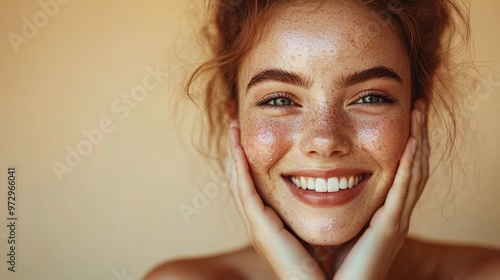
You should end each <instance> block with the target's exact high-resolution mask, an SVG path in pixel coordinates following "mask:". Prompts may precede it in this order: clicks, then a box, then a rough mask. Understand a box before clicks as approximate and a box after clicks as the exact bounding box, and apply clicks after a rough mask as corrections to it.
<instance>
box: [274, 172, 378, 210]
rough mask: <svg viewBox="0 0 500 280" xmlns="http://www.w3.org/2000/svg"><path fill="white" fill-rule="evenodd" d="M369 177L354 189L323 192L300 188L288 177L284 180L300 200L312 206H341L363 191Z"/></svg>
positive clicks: (366, 176)
mask: <svg viewBox="0 0 500 280" xmlns="http://www.w3.org/2000/svg"><path fill="white" fill-rule="evenodd" d="M369 178H370V176H369V175H365V178H364V180H363V181H362V182H361V183H360V184H358V185H357V186H355V187H353V188H352V189H345V190H339V191H338V192H323V193H320V192H315V191H311V190H304V189H301V188H298V187H297V186H295V185H294V184H293V183H292V182H290V180H288V179H287V178H283V180H285V182H286V184H287V186H288V188H289V189H290V191H291V192H292V193H293V195H294V196H295V197H296V198H297V199H298V200H300V201H302V202H303V203H305V204H308V205H311V206H317V207H325V206H340V205H343V204H347V203H349V202H350V201H352V200H354V199H355V198H356V197H358V195H359V194H360V193H361V191H362V190H363V187H364V186H365V185H366V182H367V181H368V179H369Z"/></svg>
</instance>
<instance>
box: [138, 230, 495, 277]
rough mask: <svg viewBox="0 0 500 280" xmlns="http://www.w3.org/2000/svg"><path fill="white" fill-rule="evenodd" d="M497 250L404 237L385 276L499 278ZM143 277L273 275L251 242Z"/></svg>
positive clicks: (159, 268)
mask: <svg viewBox="0 0 500 280" xmlns="http://www.w3.org/2000/svg"><path fill="white" fill-rule="evenodd" d="M499 275H500V253H499V252H498V251H496V250H491V249H487V248H482V247H476V246H453V245H443V244H437V243H429V242H426V241H421V240H417V239H407V240H406V242H405V245H404V246H403V248H402V249H401V251H400V252H399V254H398V255H397V257H396V260H395V261H394V263H393V264H392V267H391V269H390V270H389V274H388V275H387V278H386V279H388V280H392V279H394V280H400V279H408V280H412V279H414V280H419V279H422V280H424V279H425V280H428V279H456V280H462V279H463V280H466V279H471V280H475V279H478V280H479V279H493V280H494V279H500V276H499ZM144 279H145V280H176V279H186V280H202V279H203V280H212V279H213V280H218V279H234V280H240V279H241V280H252V279H255V280H263V279H276V277H275V276H274V274H273V272H272V270H271V268H270V267H269V266H268V265H267V264H266V263H265V262H264V261H263V260H262V259H261V258H260V256H259V255H258V253H257V252H256V251H255V250H254V249H253V247H252V246H249V247H245V248H242V249H239V250H237V251H233V252H229V253H225V254H221V255H216V256H210V257H205V258H199V259H189V260H179V261H174V262H168V263H165V264H162V265H160V266H158V267H157V268H155V269H154V270H153V271H151V272H150V273H149V274H148V275H147V276H146V277H145V278H144Z"/></svg>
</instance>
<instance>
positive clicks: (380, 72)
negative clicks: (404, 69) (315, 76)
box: [340, 66, 403, 87]
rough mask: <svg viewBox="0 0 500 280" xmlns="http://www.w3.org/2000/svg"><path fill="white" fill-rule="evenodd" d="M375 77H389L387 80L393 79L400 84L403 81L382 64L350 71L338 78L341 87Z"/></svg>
mask: <svg viewBox="0 0 500 280" xmlns="http://www.w3.org/2000/svg"><path fill="white" fill-rule="evenodd" d="M375 79H389V80H394V81H396V82H398V83H400V84H402V83H403V79H401V77H400V76H399V75H398V74H396V72H395V71H394V70H392V69H389V68H387V67H384V66H378V67H373V68H369V69H365V70H361V71H357V72H354V73H351V74H349V75H347V76H344V75H343V76H342V77H341V78H340V84H341V85H342V86H343V87H349V86H353V85H355V84H359V83H362V82H366V81H369V80H375Z"/></svg>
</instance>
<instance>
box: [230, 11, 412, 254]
mask: <svg viewBox="0 0 500 280" xmlns="http://www.w3.org/2000/svg"><path fill="white" fill-rule="evenodd" d="M382 23H384V22H383V21H379V20H378V19H377V18H376V12H372V11H371V10H369V9H368V8H367V7H365V6H363V5H360V4H355V3H352V2H349V1H325V3H324V4H323V5H322V6H320V8H318V6H313V7H306V6H289V7H283V8H282V9H281V10H280V11H279V13H277V14H276V16H275V17H274V18H273V19H272V20H271V21H270V22H269V24H268V28H269V30H266V32H265V33H264V34H263V38H262V40H260V41H259V42H258V44H257V45H255V46H254V48H253V49H252V52H251V53H250V54H249V56H248V57H247V58H246V59H245V61H244V62H243V64H242V66H241V69H240V72H239V78H238V89H239V101H238V103H239V104H238V106H239V112H238V114H239V115H238V118H239V121H240V127H241V144H242V146H243V148H244V150H245V152H246V155H247V158H248V162H249V164H250V168H251V174H252V176H253V179H254V182H255V185H256V188H257V190H258V192H259V193H260V195H261V197H262V198H263V200H264V201H265V203H266V204H267V205H268V206H271V207H272V208H273V209H274V210H275V211H276V212H277V213H278V215H279V216H280V217H281V218H282V220H283V221H284V222H285V223H286V224H287V225H288V226H289V227H290V228H291V229H292V230H293V231H294V232H295V233H296V234H297V235H298V236H299V237H300V238H302V239H303V240H304V241H306V242H308V243H310V244H317V245H334V244H341V243H344V242H346V241H348V240H349V239H351V238H353V237H354V236H355V235H356V234H357V233H358V232H359V231H360V230H361V229H362V228H363V227H364V226H365V225H366V224H367V223H368V222H369V220H370V219H371V217H372V215H373V214H374V212H375V211H376V210H377V209H378V208H379V207H380V206H381V205H382V204H383V202H384V199H385V196H386V194H387V192H388V190H389V188H390V186H391V184H392V180H393V177H394V174H395V172H396V169H397V167H398V163H399V159H400V156H401V154H402V151H403V149H404V146H405V144H406V141H407V139H408V136H409V116H410V110H411V95H410V88H411V80H410V64H409V61H408V57H407V53H406V50H405V48H404V45H403V44H402V42H401V41H400V39H399V38H398V35H397V33H396V31H394V30H393V29H392V28H391V27H390V26H389V25H385V26H383V25H382V26H381V25H380V24H382Z"/></svg>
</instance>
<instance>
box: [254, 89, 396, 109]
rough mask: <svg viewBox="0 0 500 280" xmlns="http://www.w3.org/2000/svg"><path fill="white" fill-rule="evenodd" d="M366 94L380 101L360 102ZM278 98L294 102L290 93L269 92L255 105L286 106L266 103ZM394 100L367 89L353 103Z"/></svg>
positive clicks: (370, 104)
mask: <svg viewBox="0 0 500 280" xmlns="http://www.w3.org/2000/svg"><path fill="white" fill-rule="evenodd" d="M368 96H372V97H377V98H380V99H381V101H380V102H375V103H362V102H359V101H361V100H362V99H363V98H366V97H368ZM279 98H285V99H288V100H290V102H291V103H292V105H294V104H295V101H294V98H293V96H292V95H291V94H288V93H286V92H276V93H273V94H270V95H268V96H265V97H263V98H262V99H259V100H258V101H257V106H268V107H273V108H278V107H287V106H285V105H271V104H268V103H269V102H271V101H273V100H275V99H279ZM395 102H396V99H394V98H393V97H392V96H390V95H388V94H384V93H381V92H377V91H368V92H365V93H363V94H362V95H361V96H360V97H359V98H358V100H357V101H356V102H355V104H362V105H363V106H380V105H381V103H389V104H392V103H395Z"/></svg>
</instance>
